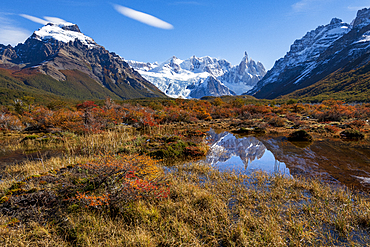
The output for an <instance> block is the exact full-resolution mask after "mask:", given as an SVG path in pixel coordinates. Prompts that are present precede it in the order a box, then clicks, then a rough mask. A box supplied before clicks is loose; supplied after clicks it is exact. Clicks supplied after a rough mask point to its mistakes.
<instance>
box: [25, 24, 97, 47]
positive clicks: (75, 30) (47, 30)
mask: <svg viewBox="0 0 370 247" xmlns="http://www.w3.org/2000/svg"><path fill="white" fill-rule="evenodd" d="M31 39H36V40H39V41H46V42H48V41H49V40H56V41H58V42H63V43H69V42H71V41H72V42H74V41H75V40H76V39H77V40H79V41H80V42H81V43H82V44H83V45H87V46H89V47H90V48H91V47H93V46H96V45H97V44H96V43H95V41H94V40H93V39H92V38H90V37H88V36H86V35H84V34H83V33H82V32H81V30H80V28H79V27H78V26H77V25H76V24H72V23H62V24H56V23H48V24H46V25H45V26H43V27H42V28H40V29H39V30H37V31H35V32H34V33H33V34H32V36H31Z"/></svg>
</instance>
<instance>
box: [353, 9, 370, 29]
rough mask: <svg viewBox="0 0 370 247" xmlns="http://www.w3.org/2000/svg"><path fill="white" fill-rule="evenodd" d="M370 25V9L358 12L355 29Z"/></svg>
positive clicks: (354, 24)
mask: <svg viewBox="0 0 370 247" xmlns="http://www.w3.org/2000/svg"><path fill="white" fill-rule="evenodd" d="M368 24H370V8H369V9H367V8H364V9H361V10H359V11H358V12H357V17H356V19H355V20H354V22H353V27H358V26H363V25H368Z"/></svg>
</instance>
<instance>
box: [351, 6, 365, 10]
mask: <svg viewBox="0 0 370 247" xmlns="http://www.w3.org/2000/svg"><path fill="white" fill-rule="evenodd" d="M364 8H370V6H362V7H354V6H348V9H349V10H351V11H358V10H360V9H364Z"/></svg>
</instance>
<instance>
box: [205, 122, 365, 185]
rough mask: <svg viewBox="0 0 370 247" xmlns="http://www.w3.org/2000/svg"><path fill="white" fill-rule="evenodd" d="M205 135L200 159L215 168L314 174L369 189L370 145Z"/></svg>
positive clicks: (210, 133) (326, 180)
mask: <svg viewBox="0 0 370 247" xmlns="http://www.w3.org/2000/svg"><path fill="white" fill-rule="evenodd" d="M208 134H209V138H208V142H209V145H210V149H209V152H208V154H207V157H206V158H205V160H204V161H203V162H206V163H208V164H211V165H212V166H214V167H216V168H217V169H220V170H235V171H238V172H242V173H245V174H250V173H252V172H254V171H256V170H262V171H265V172H268V173H271V174H275V173H279V174H285V175H288V176H289V175H291V176H293V177H294V176H306V177H316V178H320V179H322V180H324V181H325V182H329V183H334V184H344V185H346V186H348V187H350V188H356V189H360V190H365V191H370V147H366V146H365V147H363V146H358V145H357V146H356V145H353V144H352V143H349V142H343V141H341V140H317V141H314V142H313V143H311V144H310V145H307V146H306V147H298V146H296V145H294V144H292V143H290V142H288V141H287V140H286V138H284V137H265V136H263V137H253V136H247V137H239V136H236V135H233V134H231V133H229V132H221V133H216V132H215V131H214V130H212V129H211V130H210V131H209V132H208Z"/></svg>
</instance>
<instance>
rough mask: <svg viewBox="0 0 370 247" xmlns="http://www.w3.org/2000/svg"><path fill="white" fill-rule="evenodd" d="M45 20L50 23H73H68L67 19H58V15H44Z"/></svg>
mask: <svg viewBox="0 0 370 247" xmlns="http://www.w3.org/2000/svg"><path fill="white" fill-rule="evenodd" d="M44 18H45V20H47V21H48V22H51V23H55V24H65V25H73V23H70V22H68V21H65V20H63V19H60V18H58V17H49V16H44Z"/></svg>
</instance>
